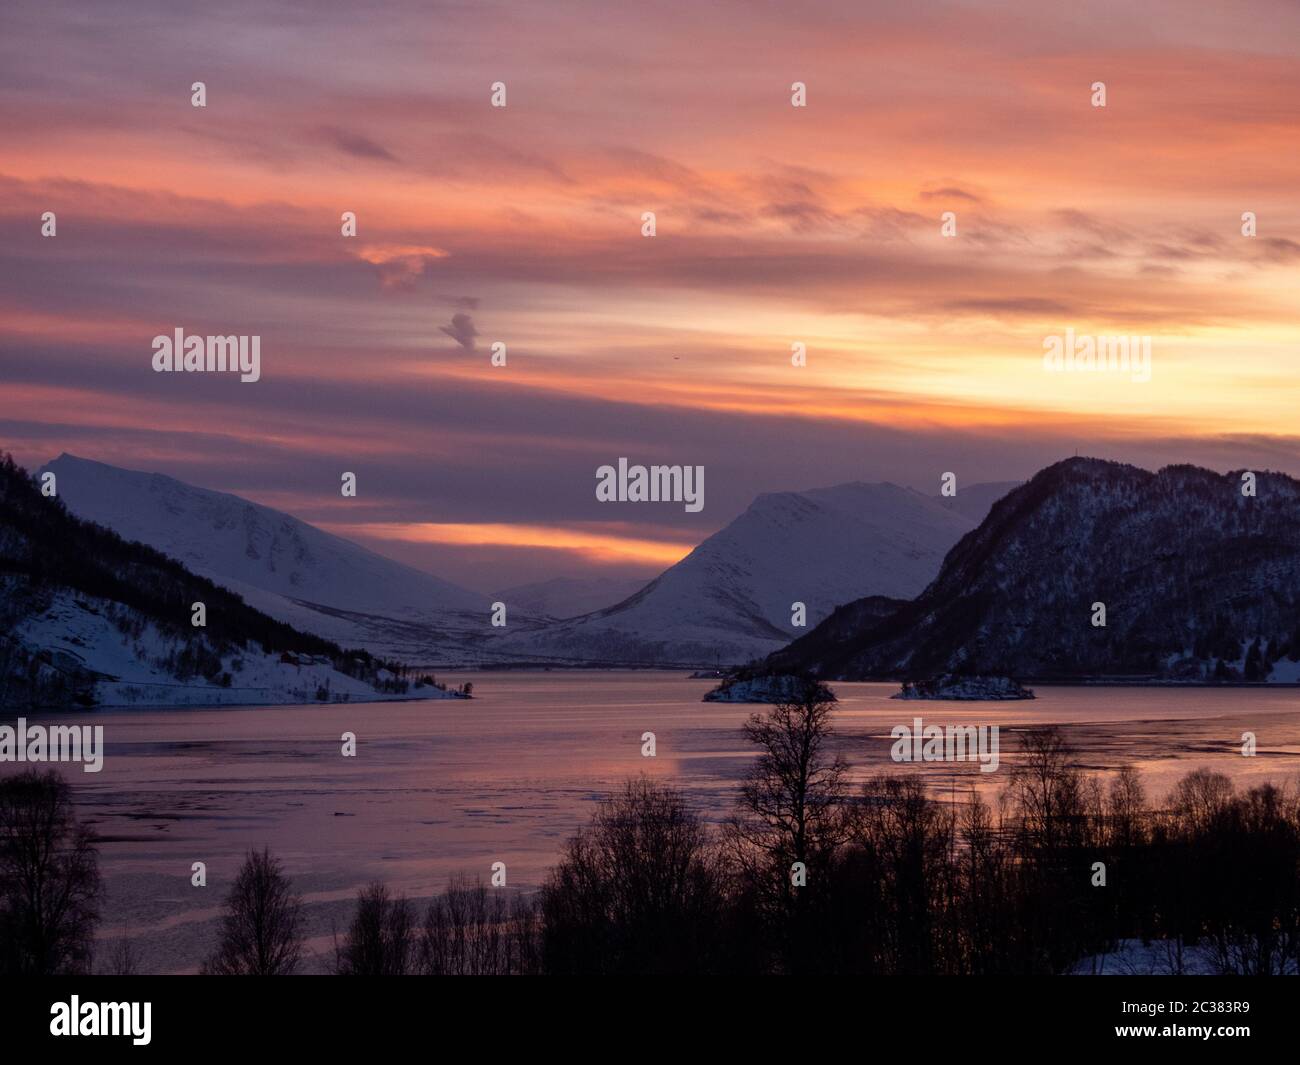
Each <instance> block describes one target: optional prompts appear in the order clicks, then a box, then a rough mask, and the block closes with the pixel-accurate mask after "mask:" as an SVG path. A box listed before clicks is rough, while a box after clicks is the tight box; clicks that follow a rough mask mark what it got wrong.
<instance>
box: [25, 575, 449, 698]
mask: <svg viewBox="0 0 1300 1065" xmlns="http://www.w3.org/2000/svg"><path fill="white" fill-rule="evenodd" d="M114 617H116V618H117V619H118V621H122V620H123V619H124V618H129V620H130V622H131V624H130V625H128V626H126V627H124V625H123V624H119V623H115V621H114ZM13 636H14V637H15V638H16V639H17V640H18V641H19V642H21V643H22V644H24V645H26V646H28V647H35V648H42V649H44V650H45V651H46V652H48V653H49V654H50V655H51V656H52V658H53V661H54V662H55V663H56V664H57V665H58V666H59V668H64V669H79V670H85V671H87V672H88V673H90V674H94V675H96V678H97V679H96V680H95V682H94V700H95V704H96V705H98V706H148V705H156V706H229V705H259V706H260V705H267V704H273V703H315V702H336V703H337V702H361V703H373V702H385V701H389V700H393V699H451V698H456V696H455V694H454V693H453V692H449V691H442V690H440V689H437V688H431V687H428V686H427V685H426V686H421V687H412V688H411V689H410V690H409V691H408V692H403V693H401V694H384V693H381V692H378V691H376V690H375V688H374V687H373V686H372V685H370V684H368V683H366V682H365V681H364V680H361V679H360V678H357V677H350V676H348V675H346V674H344V673H340V672H339V671H338V670H336V669H334V668H332V667H331V665H330V662H329V660H328V659H326V658H323V657H319V656H294V658H295V660H294V661H293V662H284V661H282V660H281V656H279V655H271V654H266V653H265V652H264V651H262V650H261V648H259V647H257V646H256V645H253V646H251V647H249V648H248V649H246V650H240V651H237V652H235V653H233V654H226V655H224V656H223V657H222V666H223V669H224V670H225V671H226V672H227V673H228V674H229V675H230V678H231V679H230V683H229V684H228V685H222V684H214V683H212V682H211V681H209V680H207V679H205V678H204V677H201V676H194V677H189V678H187V679H185V680H181V679H178V678H177V677H176V676H174V675H173V674H172V673H170V672H169V671H168V670H167V669H166V668H165V667H164V665H163V662H164V661H165V660H166V659H167V656H168V655H169V654H171V653H173V652H174V651H176V650H177V649H178V647H180V646H181V641H179V640H177V639H176V638H175V637H172V636H168V635H167V634H166V633H163V632H161V631H159V629H158V628H157V626H155V625H153V624H151V623H150V622H149V621H148V620H147V619H145V618H143V617H140V616H139V615H135V614H129V613H128V612H125V611H123V610H121V608H118V607H116V606H115V605H114V604H112V603H110V602H108V601H106V600H100V599H92V598H89V597H87V596H82V595H77V594H74V593H72V592H66V591H61V592H56V593H55V594H54V595H52V596H51V597H50V602H49V605H48V606H47V608H46V609H44V610H42V611H41V612H40V613H38V614H36V615H34V616H31V617H28V618H25V619H24V620H23V621H22V622H21V623H20V624H19V625H18V626H17V627H16V628H15V630H14V633H13ZM381 675H384V676H386V675H387V674H381Z"/></svg>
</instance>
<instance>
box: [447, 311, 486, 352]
mask: <svg viewBox="0 0 1300 1065" xmlns="http://www.w3.org/2000/svg"><path fill="white" fill-rule="evenodd" d="M439 328H440V329H441V330H442V331H443V332H444V333H446V334H447V335H448V336H449V337H451V339H452V340H454V341H456V343H457V344H459V345H460V346H461V347H462V348H464V349H465V350H466V351H473V350H474V338H475V337H476V336H478V330H477V329H475V328H474V319H473V318H471V317H470V316H469V315H468V314H466V313H465V312H464V311H461V312H458V313H457V314H453V315H452V316H451V325H444V326H440V327H439Z"/></svg>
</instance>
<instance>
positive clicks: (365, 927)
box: [334, 881, 415, 976]
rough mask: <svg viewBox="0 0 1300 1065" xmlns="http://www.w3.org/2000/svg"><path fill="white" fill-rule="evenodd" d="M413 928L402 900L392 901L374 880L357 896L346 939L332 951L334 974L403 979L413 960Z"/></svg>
mask: <svg viewBox="0 0 1300 1065" xmlns="http://www.w3.org/2000/svg"><path fill="white" fill-rule="evenodd" d="M414 925H415V921H414V918H413V916H412V913H411V906H410V904H409V903H408V902H407V901H406V899H405V898H404V897H401V896H399V897H397V898H392V897H391V896H390V895H389V894H388V888H387V887H385V886H384V885H383V884H382V883H380V882H379V881H375V882H374V883H373V884H371V885H370V886H369V887H367V888H364V889H362V890H361V891H360V892H358V894H357V912H356V914H355V915H353V918H352V924H351V926H350V927H349V928H348V934H347V937H346V938H345V939H344V941H343V945H342V946H338V945H336V946H335V948H334V971H335V972H336V973H338V974H339V975H340V976H405V975H406V974H407V973H409V972H410V971H411V968H412V963H413V961H414V955H415V952H414V950H413V949H412V948H413V931H414Z"/></svg>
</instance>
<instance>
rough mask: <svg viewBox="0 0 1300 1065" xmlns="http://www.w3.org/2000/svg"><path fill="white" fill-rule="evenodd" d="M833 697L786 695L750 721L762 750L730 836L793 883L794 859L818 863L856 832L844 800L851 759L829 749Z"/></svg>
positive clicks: (784, 888)
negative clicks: (790, 699) (795, 699)
mask: <svg viewBox="0 0 1300 1065" xmlns="http://www.w3.org/2000/svg"><path fill="white" fill-rule="evenodd" d="M831 707H832V704H831V703H830V702H826V701H822V700H818V699H809V700H807V701H804V702H799V703H780V704H778V705H776V706H774V707H772V709H771V710H770V711H768V712H767V713H766V714H762V715H760V714H753V715H751V716H750V718H749V720H748V721H747V722H745V725H744V732H745V737H746V739H748V740H749V741H750V743H752V744H754V745H755V746H757V747H758V748H759V750H760V754H759V757H758V760H757V762H755V763H754V766H753V768H752V770H751V771H750V773H749V776H748V777H747V778H746V780H745V782H744V784H743V785H742V786H741V791H740V802H739V806H740V810H739V812H738V813H737V815H736V816H735V817H734V818H733V819H732V820H731V822H730V823H729V825H728V837H729V840H730V841H731V843H732V845H733V848H735V850H736V851H737V852H738V855H739V857H740V859H741V861H742V863H743V864H745V865H753V863H754V862H755V861H756V860H757V861H759V862H761V863H762V864H763V865H765V866H768V867H769V868H768V869H767V870H766V871H765V873H764V874H763V875H767V874H768V873H771V874H772V875H774V876H776V877H777V879H778V880H779V883H780V885H781V893H782V895H783V896H785V895H788V893H789V891H790V867H791V865H792V864H793V863H794V862H803V863H804V864H805V865H806V866H808V867H809V868H810V869H811V868H812V867H813V866H814V865H816V864H817V863H819V862H820V861H821V860H822V859H823V858H825V857H827V856H828V855H829V853H830V852H832V851H833V850H834V849H835V848H836V847H838V846H839V845H840V844H842V843H843V842H844V841H845V840H846V839H848V837H849V835H850V833H851V825H850V823H849V818H848V816H847V814H846V807H845V805H844V800H845V791H846V779H847V775H848V766H847V764H846V763H845V762H844V760H843V759H842V758H840V757H838V756H832V755H831V754H830V752H829V751H828V750H827V747H828V745H829V741H830V738H831V735H832V728H831V721H830V715H831Z"/></svg>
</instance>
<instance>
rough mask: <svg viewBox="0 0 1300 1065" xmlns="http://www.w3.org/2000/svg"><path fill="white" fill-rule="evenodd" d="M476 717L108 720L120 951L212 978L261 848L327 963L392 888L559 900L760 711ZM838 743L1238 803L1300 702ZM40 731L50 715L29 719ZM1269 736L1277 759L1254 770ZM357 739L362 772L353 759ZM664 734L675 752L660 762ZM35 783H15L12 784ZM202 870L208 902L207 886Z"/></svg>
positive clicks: (506, 693)
mask: <svg viewBox="0 0 1300 1065" xmlns="http://www.w3.org/2000/svg"><path fill="white" fill-rule="evenodd" d="M439 679H440V680H447V681H454V682H455V683H460V682H461V681H462V680H472V681H473V683H474V692H475V696H476V698H475V699H474V700H473V701H472V702H463V701H459V700H447V701H438V702H409V703H372V704H358V705H348V706H343V705H336V706H321V707H269V708H257V709H247V708H245V709H214V710H192V709H186V710H147V711H145V710H142V711H100V712H96V713H90V714H76V715H62V716H60V717H59V719H58V720H59V721H61V722H66V723H70V724H81V723H88V722H93V723H95V724H102V725H104V740H105V746H106V752H107V753H106V757H105V762H104V768H103V771H102V772H100V773H98V774H87V773H82V772H81V770H80V768H79V767H78V766H66V767H62V768H63V771H64V772H66V773H67V775H68V776H69V777H70V778H71V779H72V782H73V784H74V785H75V788H76V796H77V801H78V805H79V808H80V811H81V815H82V817H83V818H85V819H86V820H88V821H90V822H92V823H93V824H94V825H95V827H96V829H97V830H98V831H99V833H100V835H101V837H102V839H103V842H102V846H101V867H102V870H103V873H104V876H105V886H106V890H107V895H106V899H105V914H104V916H105V921H104V927H103V929H102V932H103V934H104V935H106V936H108V935H116V934H120V933H121V932H122V930H123V928H126V929H128V930H129V931H130V932H131V934H133V935H135V936H136V937H137V938H138V939H139V940H140V946H141V949H142V951H143V954H144V958H145V965H144V967H145V968H146V969H147V970H160V971H186V970H193V969H194V968H196V967H197V964H198V961H199V959H200V958H201V957H202V955H203V953H204V952H205V951H206V949H207V947H208V944H209V942H210V940H211V938H212V935H213V925H212V918H213V917H214V916H215V915H216V913H217V912H218V910H219V907H220V903H221V900H222V898H223V897H224V895H225V892H226V890H227V888H228V886H229V882H230V878H231V876H232V875H233V873H234V870H235V868H236V866H237V864H238V862H239V860H240V857H241V855H242V854H243V852H244V851H245V850H246V849H247V848H249V847H261V846H264V845H265V846H269V847H271V849H272V850H273V851H274V852H275V853H276V854H278V855H279V856H280V857H281V858H282V859H283V860H284V862H285V865H286V868H287V870H288V871H289V872H290V873H291V874H292V875H293V877H294V879H295V882H296V884H297V886H298V888H299V890H301V891H303V893H304V894H305V895H306V897H307V899H308V901H309V902H310V903H311V906H310V909H309V916H310V920H311V925H312V932H313V936H314V939H313V946H314V947H315V948H316V949H317V950H318V951H319V952H321V955H322V957H321V958H319V959H318V960H317V962H316V963H315V964H316V967H322V966H323V965H324V960H323V956H324V954H325V953H327V952H328V948H329V942H330V929H331V922H334V923H335V924H337V925H338V926H339V927H340V930H341V928H342V925H343V924H344V923H345V922H346V920H347V911H348V908H349V900H350V898H351V897H352V895H353V894H354V892H355V890H356V888H357V887H358V886H360V885H362V884H364V883H365V882H367V881H368V880H371V879H375V878H380V879H383V880H386V881H388V882H389V883H390V884H392V885H393V886H394V887H395V888H396V889H397V890H400V891H405V892H406V893H407V894H408V895H410V896H412V897H421V896H427V895H429V894H431V893H432V892H434V891H437V890H440V889H441V888H442V886H443V885H444V883H445V881H446V878H447V876H448V875H449V874H451V873H454V872H470V873H480V874H482V875H483V877H484V879H486V878H487V875H488V871H489V869H490V867H491V865H492V863H493V862H494V861H503V862H505V863H506V866H507V869H508V877H509V882H510V883H511V884H512V885H517V886H533V885H536V884H537V883H539V882H540V880H541V878H542V877H543V875H544V873H545V870H546V868H547V866H549V865H550V864H551V862H552V860H553V859H554V857H555V855H556V853H557V852H558V850H559V849H560V847H561V846H562V844H563V841H564V839H565V838H566V837H567V836H569V835H570V834H571V833H572V832H573V831H574V830H575V829H576V828H578V827H579V826H580V825H581V824H583V823H584V822H585V821H586V819H587V817H588V816H589V814H590V812H591V809H592V807H593V805H594V804H595V802H596V801H597V800H598V799H599V798H600V797H601V796H602V795H604V794H605V793H607V792H609V791H610V790H612V789H613V788H615V787H617V786H618V784H619V783H620V782H621V781H622V780H623V779H625V778H626V777H628V776H630V775H634V774H637V773H641V772H645V773H649V774H651V775H653V776H655V777H659V778H667V779H670V780H672V781H673V782H674V783H676V784H677V785H678V786H680V787H682V788H684V789H685V790H686V791H687V792H689V793H690V795H691V797H692V798H693V800H694V801H695V802H696V804H697V805H698V807H699V808H700V809H701V810H703V811H704V812H705V813H706V815H707V816H710V817H714V818H720V817H722V816H723V815H724V814H725V812H726V810H727V808H728V807H729V806H730V803H731V801H732V795H733V793H734V788H735V785H736V782H737V780H738V779H739V777H740V776H741V775H742V774H743V772H744V770H745V767H746V765H747V762H748V760H749V758H750V757H751V753H750V751H749V750H748V749H747V747H746V745H745V743H744V740H743V738H742V737H741V734H740V724H741V722H742V721H743V720H744V719H745V717H746V716H747V715H748V714H749V713H752V712H753V711H754V710H756V709H760V708H757V707H750V706H728V705H725V704H720V703H703V702H700V696H701V695H702V694H703V693H704V692H705V691H706V690H707V689H708V688H709V687H710V686H711V684H710V682H709V681H704V680H689V679H686V678H685V677H683V676H682V675H681V674H679V673H644V672H642V673H583V672H550V673H527V674H525V673H495V674H494V673H476V674H469V675H466V676H464V677H460V676H457V677H452V676H451V675H440V676H439ZM834 687H835V689H836V691H837V693H838V694H839V696H840V700H841V701H840V706H839V708H838V711H837V715H836V726H837V729H838V732H839V739H838V744H839V747H840V749H841V751H842V753H843V754H844V756H845V757H846V758H847V759H848V760H849V762H850V763H851V764H852V765H853V766H854V768H855V772H856V773H857V774H858V775H859V776H861V775H866V774H868V773H873V772H880V771H889V772H922V773H925V774H927V776H928V778H929V779H931V780H932V781H933V782H934V784H935V787H936V790H937V791H938V792H939V793H940V794H947V793H950V792H951V793H953V794H956V795H957V796H958V797H960V794H961V792H962V791H963V790H965V789H968V788H969V787H971V786H978V787H981V788H992V789H995V790H996V789H997V788H999V787H1000V786H1001V784H1002V782H1003V781H1004V780H1005V775H1006V770H1007V768H1008V766H1009V765H1010V764H1011V762H1012V761H1013V760H1014V754H1015V748H1016V746H1017V744H1016V739H1015V735H1016V730H1018V729H1023V728H1024V727H1026V726H1030V725H1035V724H1041V723H1056V724H1061V725H1062V726H1064V727H1065V728H1066V731H1067V733H1068V735H1069V737H1070V739H1071V741H1072V742H1073V743H1074V744H1075V745H1076V746H1077V747H1078V748H1079V750H1080V752H1081V757H1082V761H1083V763H1084V764H1085V765H1087V766H1090V767H1095V768H1099V769H1106V768H1112V767H1114V766H1116V765H1119V764H1121V763H1123V762H1126V761H1127V762H1132V763H1134V764H1136V765H1138V766H1139V767H1140V768H1141V769H1142V770H1143V773H1144V775H1145V776H1146V779H1147V783H1148V788H1149V790H1150V792H1151V793H1152V794H1154V795H1157V796H1158V795H1161V794H1163V793H1164V791H1166V790H1167V788H1168V787H1169V785H1170V784H1171V783H1172V782H1173V781H1174V780H1175V779H1177V778H1178V777H1179V776H1181V775H1182V774H1183V773H1185V772H1188V771H1190V770H1191V769H1194V768H1197V767H1199V766H1210V767H1212V768H1214V769H1217V770H1220V771H1222V772H1225V773H1228V774H1230V775H1232V776H1233V777H1234V778H1236V779H1237V780H1238V783H1239V785H1242V786H1245V785H1248V784H1249V783H1252V782H1255V781H1257V780H1262V779H1273V780H1276V781H1282V780H1288V781H1292V782H1294V781H1295V780H1296V779H1297V775H1298V774H1300V712H1298V711H1300V689H1295V688H1290V689H1277V690H1273V691H1261V690H1254V689H1194V688H1176V689H1133V688H1039V689H1038V695H1039V698H1038V699H1037V700H1035V701H1033V702H1010V703H966V704H959V703H931V702H900V701H898V700H891V699H890V698H889V696H890V695H891V694H892V693H893V692H894V691H896V690H897V688H896V687H895V686H894V685H886V684H837V685H835V686H834ZM918 716H919V717H921V718H922V719H923V720H924V722H925V723H926V724H938V725H943V724H947V723H950V722H951V723H965V724H974V725H981V724H987V725H994V724H996V725H998V726H1000V730H1001V746H1002V768H1001V769H1000V770H999V771H998V772H996V773H990V774H980V773H979V772H977V771H976V770H977V767H976V766H975V765H973V764H972V765H964V766H961V767H958V768H957V769H956V770H955V771H954V770H953V769H952V767H949V766H944V765H934V764H924V765H919V766H918V765H911V766H900V765H895V764H894V763H893V762H891V761H890V759H889V747H890V739H889V730H890V729H891V728H892V727H893V726H894V725H898V724H905V723H910V722H911V721H912V719H913V718H914V717H918ZM29 720H31V721H33V722H35V721H37V720H47V721H48V720H51V719H40V718H36V717H29ZM1245 731H1250V732H1254V733H1255V734H1256V736H1257V741H1258V752H1259V753H1258V755H1257V757H1255V758H1243V757H1242V756H1241V753H1240V749H1241V736H1242V733H1243V732H1245ZM344 732H354V733H356V736H357V740H358V745H357V757H355V758H344V757H342V756H341V754H340V749H341V746H342V743H341V736H342V734H343V733H344ZM645 732H653V733H655V737H656V741H657V749H658V755H657V757H655V758H643V757H642V756H641V753H640V752H641V744H642V740H641V737H642V734H643V733H645ZM18 768H20V767H17V766H14V765H12V764H4V765H0V772H4V773H9V772H14V771H15V770H16V769H18ZM195 861H203V862H206V863H207V867H208V886H207V887H206V888H202V889H200V888H193V887H191V886H190V867H191V864H192V863H193V862H195Z"/></svg>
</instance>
